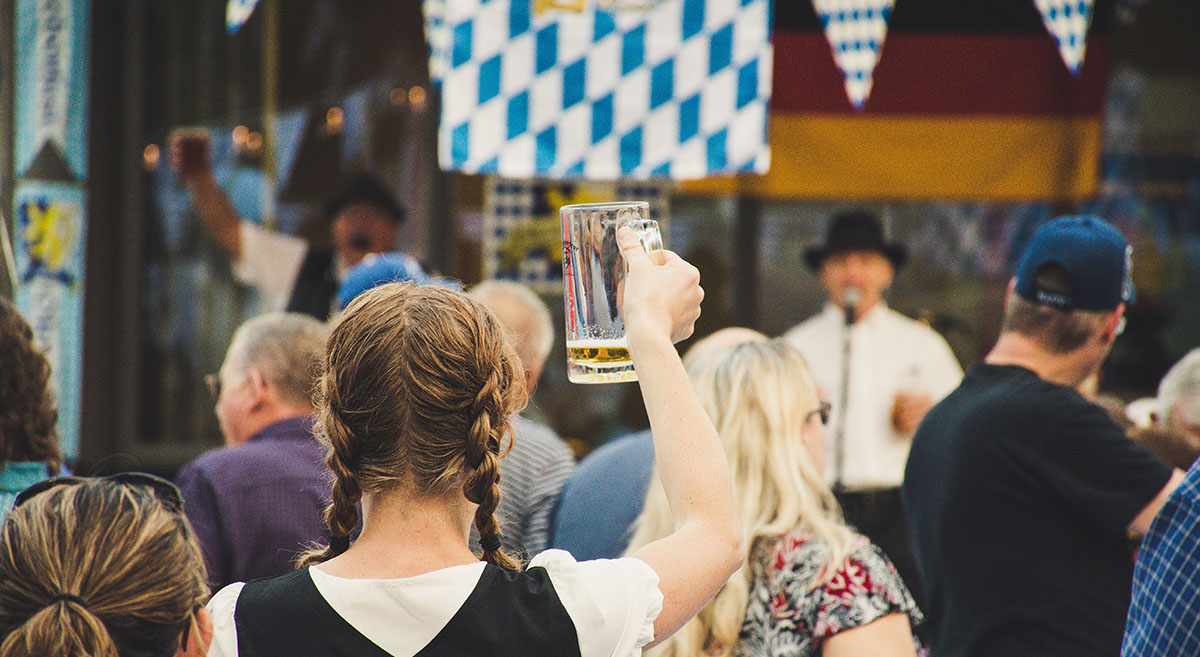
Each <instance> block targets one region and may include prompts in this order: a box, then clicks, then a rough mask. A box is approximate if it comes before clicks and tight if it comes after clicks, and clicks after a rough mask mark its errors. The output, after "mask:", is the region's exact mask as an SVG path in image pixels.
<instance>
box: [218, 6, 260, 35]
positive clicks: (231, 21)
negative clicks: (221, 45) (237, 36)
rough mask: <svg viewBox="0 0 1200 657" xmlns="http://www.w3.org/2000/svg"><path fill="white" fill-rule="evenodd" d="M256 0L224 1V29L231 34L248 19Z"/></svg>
mask: <svg viewBox="0 0 1200 657" xmlns="http://www.w3.org/2000/svg"><path fill="white" fill-rule="evenodd" d="M257 6H258V0H228V1H227V2H226V3H225V31H226V32H228V33H229V34H233V33H234V32H237V31H238V30H240V29H241V28H242V26H243V25H245V24H246V21H248V20H250V14H253V13H254V8H255V7H257Z"/></svg>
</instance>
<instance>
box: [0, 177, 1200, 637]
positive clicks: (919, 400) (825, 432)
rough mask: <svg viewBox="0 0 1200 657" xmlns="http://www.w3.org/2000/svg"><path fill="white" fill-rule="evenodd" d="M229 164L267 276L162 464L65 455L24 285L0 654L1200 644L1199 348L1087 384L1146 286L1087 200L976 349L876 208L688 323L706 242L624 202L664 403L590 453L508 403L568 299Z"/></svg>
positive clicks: (625, 244) (240, 243) (8, 428)
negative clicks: (724, 315) (301, 201)
mask: <svg viewBox="0 0 1200 657" xmlns="http://www.w3.org/2000/svg"><path fill="white" fill-rule="evenodd" d="M210 178H211V176H208V175H206V173H205V172H204V171H202V170H201V171H199V172H193V173H192V174H191V175H190V176H189V179H188V184H189V186H190V187H191V188H192V191H193V193H194V194H195V200H196V203H197V208H198V212H199V213H200V214H201V216H202V217H203V219H204V221H205V225H207V226H208V227H209V229H210V232H211V233H212V235H213V237H214V238H215V239H216V240H217V242H218V243H219V244H221V245H222V246H223V247H225V248H226V250H227V251H228V252H229V253H230V255H231V256H232V257H234V258H235V259H237V261H238V262H239V269H240V270H241V271H243V272H244V273H245V274H246V279H245V280H247V281H248V282H249V283H251V284H254V285H259V286H261V287H262V288H263V291H264V294H265V295H267V296H268V297H270V298H272V299H274V301H273V302H272V303H273V304H274V307H275V310H273V311H271V312H267V313H265V314H262V315H259V316H257V317H255V318H253V319H251V320H249V321H247V322H246V323H245V324H244V325H242V326H241V327H240V328H239V329H238V330H237V332H236V333H235V335H234V336H233V339H232V341H231V343H230V345H229V348H228V351H227V353H226V356H225V359H224V362H223V364H222V366H221V368H220V371H219V372H218V373H217V374H216V375H213V376H212V377H210V379H209V381H208V383H209V385H210V387H211V389H212V393H213V395H214V402H215V412H216V415H217V418H218V421H219V425H220V429H221V433H222V435H223V437H224V441H225V445H224V446H222V447H220V448H218V449H215V450H213V451H211V452H208V453H206V454H204V455H202V456H201V457H199V458H198V459H196V460H195V461H193V462H192V463H189V464H187V465H186V466H185V467H183V468H182V469H181V470H180V471H179V473H178V474H177V476H176V477H175V480H174V482H171V481H167V480H164V479H160V478H158V477H155V476H153V475H149V474H144V473H136V472H131V473H121V474H116V475H110V476H107V477H77V476H71V475H70V474H69V473H68V472H67V471H66V466H65V465H64V463H63V458H62V456H61V454H60V453H59V451H58V447H57V440H56V437H55V433H54V423H55V418H56V412H55V407H54V403H53V395H52V393H51V391H50V390H49V387H48V379H49V365H48V364H47V362H46V359H45V358H44V357H43V355H42V354H41V353H40V352H39V350H38V349H37V347H36V346H35V345H34V343H33V335H32V331H30V329H29V326H28V324H27V323H26V322H25V321H24V319H23V318H22V317H21V316H20V314H19V313H18V312H17V311H16V309H15V308H14V307H13V306H12V305H11V304H9V303H8V302H7V301H4V300H3V299H0V362H2V363H4V367H3V368H2V371H0V513H4V514H6V517H5V518H4V521H3V525H2V527H0V657H7V656H10V655H12V656H16V655H38V656H43V655H71V656H83V655H87V656H104V657H167V656H169V655H195V656H199V655H210V656H214V657H232V656H235V655H240V656H241V657H256V656H260V655H285V654H286V655H298V656H304V655H313V656H314V657H315V656H318V655H319V656H327V655H403V656H406V657H407V656H412V655H451V654H453V655H464V654H483V653H492V654H514V655H515V654H523V655H524V654H535V655H536V654H555V655H561V654H567V655H578V656H579V657H609V656H615V657H626V656H630V655H637V654H640V653H642V652H648V653H650V654H651V655H654V656H661V657H726V656H737V657H765V656H767V655H771V656H785V657H809V656H823V657H837V656H843V655H864V656H866V655H870V656H875V655H888V656H892V655H894V656H898V657H902V656H909V655H912V656H916V655H934V656H935V657H941V656H946V657H965V656H986V655H997V656H999V655H1006V656H1008V655H1030V656H1035V657H1036V656H1047V657H1048V656H1051V655H1053V656H1055V657H1059V656H1071V655H1079V656H1081V657H1082V656H1089V657H1092V656H1098V655H1099V656H1103V655H1113V656H1116V655H1122V656H1124V657H1132V656H1143V655H1190V654H1197V652H1200V605H1196V604H1194V603H1193V602H1192V601H1193V600H1194V599H1195V597H1196V596H1195V595H1193V593H1196V592H1200V575H1198V574H1197V573H1200V470H1198V469H1197V467H1196V466H1194V465H1193V463H1194V462H1195V461H1196V455H1197V451H1200V450H1197V449H1195V448H1189V447H1187V446H1188V445H1200V350H1197V351H1195V352H1193V353H1191V354H1189V355H1188V356H1187V357H1185V358H1184V359H1183V360H1181V361H1180V362H1179V364H1177V365H1176V366H1175V367H1174V368H1173V369H1172V370H1171V371H1170V372H1169V373H1168V374H1167V376H1166V377H1165V378H1164V379H1163V381H1162V385H1161V386H1160V389H1159V391H1158V395H1157V397H1156V398H1155V399H1156V401H1155V404H1156V406H1155V408H1154V413H1153V422H1154V427H1149V428H1148V427H1136V426H1132V423H1130V424H1128V425H1125V424H1123V423H1122V415H1123V412H1117V413H1116V414H1115V415H1114V413H1112V412H1108V411H1106V409H1105V407H1104V406H1103V405H1102V404H1099V403H1097V399H1096V398H1095V393H1094V390H1091V389H1089V381H1092V380H1094V375H1095V374H1096V372H1097V371H1098V369H1099V368H1100V366H1101V364H1102V363H1103V361H1104V359H1105V357H1106V355H1107V354H1108V352H1109V349H1110V347H1111V346H1112V343H1113V341H1114V340H1115V339H1116V337H1117V336H1118V335H1119V334H1120V332H1121V330H1122V328H1123V326H1124V313H1125V309H1126V305H1127V304H1129V303H1131V302H1132V301H1133V299H1134V293H1135V292H1134V290H1133V286H1132V283H1131V278H1130V268H1131V266H1132V264H1131V259H1130V257H1129V253H1130V249H1129V246H1128V243H1127V241H1126V240H1125V238H1124V237H1123V236H1122V235H1121V234H1120V233H1119V232H1118V231H1117V230H1116V229H1115V228H1113V227H1112V226H1111V225H1109V224H1107V223H1106V222H1104V221H1103V220H1102V219H1100V218H1098V217H1090V216H1085V217H1061V218H1059V219H1056V220H1053V221H1051V222H1049V223H1047V224H1045V225H1043V226H1042V227H1041V228H1039V229H1038V231H1037V232H1036V233H1035V234H1034V235H1033V236H1032V238H1031V240H1030V242H1029V245H1028V247H1027V248H1026V251H1025V253H1024V255H1023V257H1022V258H1021V260H1020V262H1019V263H1018V266H1017V270H1016V272H1015V275H1014V276H1013V279H1012V282H1011V284H1010V286H1009V290H1008V294H1007V297H1006V299H1005V313H1004V319H1003V325H1002V327H1001V332H1000V337H999V339H998V340H997V342H996V344H995V346H994V347H993V348H992V350H991V351H990V352H989V353H988V355H987V356H986V357H985V358H984V360H983V362H981V363H979V364H976V365H974V366H972V367H970V368H969V369H968V371H967V372H966V374H965V375H964V374H963V370H962V368H961V367H960V365H959V363H958V361H957V360H956V359H955V357H954V355H953V353H952V352H951V350H950V349H949V347H948V346H947V344H946V342H945V340H943V339H942V338H941V337H940V336H939V335H938V334H937V333H936V332H934V331H933V330H932V329H930V328H929V327H928V326H926V325H924V324H921V323H919V322H916V321H914V320H911V319H909V318H907V317H904V316H903V315H901V314H900V313H898V312H896V311H894V310H891V309H890V308H888V306H887V304H886V302H885V300H884V293H885V292H886V290H887V289H888V287H889V286H890V284H891V281H892V279H893V277H894V276H895V274H896V273H897V271H898V270H899V269H900V268H901V267H902V266H903V265H904V264H905V261H906V259H907V253H906V252H905V249H904V247H903V245H900V244H897V243H893V242H889V241H888V239H887V238H886V234H885V231H884V230H883V226H882V224H881V223H880V221H879V220H878V218H876V217H874V216H872V215H870V214H868V213H865V212H861V211H852V212H847V213H843V214H839V215H837V216H835V217H833V218H832V220H831V221H830V225H829V230H828V232H827V234H826V236H825V240H824V243H823V244H820V245H818V246H815V247H813V248H812V249H810V250H809V251H808V252H807V253H806V254H805V256H806V257H805V263H806V264H807V265H808V267H809V268H810V269H811V270H812V271H813V273H814V274H815V275H816V277H817V279H818V280H819V281H820V283H821V285H822V286H823V287H824V289H825V290H826V292H827V294H828V303H827V305H826V307H825V308H824V310H822V311H821V312H820V313H818V314H817V315H816V316H814V317H812V318H810V319H808V320H807V321H805V322H803V323H801V324H800V325H798V326H796V327H795V328H794V329H793V330H791V331H789V332H788V333H787V334H786V335H784V336H782V337H777V338H769V337H768V336H765V335H763V334H761V333H758V332H756V331H753V330H750V329H747V328H741V327H729V328H725V329H723V330H720V331H717V332H716V333H713V334H711V335H709V336H706V337H705V338H703V339H701V340H699V341H697V342H696V343H695V344H694V345H693V346H692V347H691V349H690V350H689V351H688V352H687V354H685V355H684V357H683V358H680V356H679V355H678V354H677V352H676V349H675V347H674V344H675V343H676V342H678V341H680V340H682V339H684V338H686V337H688V336H690V335H691V333H692V331H693V326H694V323H695V321H696V318H697V317H698V316H699V313H700V302H701V299H702V298H703V290H702V289H701V287H700V283H699V281H700V273H699V272H698V271H697V270H696V269H695V268H694V267H693V266H691V265H690V264H688V263H687V262H685V261H684V260H682V259H681V258H679V257H678V256H677V255H675V254H672V253H670V252H665V256H664V259H663V260H662V262H655V261H653V260H652V259H651V258H650V257H649V256H648V255H647V254H646V253H645V252H644V251H643V249H642V246H641V245H640V243H639V242H638V240H637V238H636V236H635V235H633V234H632V232H631V231H628V230H622V231H621V232H620V233H618V241H619V246H620V249H621V253H622V256H623V257H624V258H625V260H626V262H627V264H628V277H627V280H626V282H625V287H624V290H623V295H622V313H623V316H624V322H625V328H626V335H627V339H628V343H629V351H630V353H631V356H632V358H633V360H634V363H635V366H636V368H637V371H638V376H639V381H640V384H639V385H640V389H641V393H642V396H643V401H644V403H645V407H646V411H647V415H648V417H649V419H650V426H651V428H650V430H648V431H645V432H640V433H637V434H633V435H630V436H626V437H623V438H620V439H618V440H615V441H613V442H611V443H609V444H607V445H604V446H602V447H600V448H599V449H597V450H595V451H594V452H592V453H591V454H589V455H588V456H586V457H585V458H584V459H583V460H582V461H581V462H580V463H579V464H578V465H577V464H576V463H575V458H574V456H573V454H572V453H571V451H570V450H569V449H568V447H567V446H566V444H565V443H564V441H563V440H562V439H561V438H560V437H559V436H557V435H556V434H555V432H554V431H553V429H551V428H550V427H548V426H546V425H544V424H541V423H539V422H537V421H535V420H533V419H531V418H529V417H526V416H525V415H524V414H523V413H522V411H523V410H524V408H525V405H526V403H527V400H528V399H529V396H530V394H531V392H532V391H533V390H534V388H535V387H536V385H537V382H538V379H539V378H540V375H541V372H542V370H543V368H544V367H545V365H546V361H547V358H548V354H549V353H550V350H551V347H552V345H553V342H554V335H555V333H556V331H555V329H554V327H553V326H552V323H551V319H550V313H549V312H548V310H547V308H546V307H545V304H544V302H543V301H542V299H541V298H539V297H538V296H537V295H536V294H534V293H532V292H531V291H530V290H528V289H527V288H524V287H522V286H521V285H518V284H515V283H511V282H503V281H488V282H484V283H482V284H479V285H477V286H475V287H473V288H471V289H469V290H467V291H465V292H464V291H461V290H460V289H458V286H457V285H456V284H453V283H447V282H445V281H436V280H432V279H430V278H429V277H428V276H427V275H425V274H424V272H423V271H422V270H420V269H419V266H414V265H413V264H412V263H411V262H410V261H409V259H407V257H401V256H392V257H383V256H372V255H369V254H370V253H372V252H374V251H386V250H387V249H389V248H391V246H392V242H391V241H389V240H393V241H394V237H395V235H394V231H395V228H396V227H397V225H398V222H399V221H401V220H402V219H403V210H401V209H400V207H399V205H398V204H396V203H395V201H394V200H391V198H390V196H389V195H387V194H386V191H385V190H382V189H380V188H379V187H377V185H376V183H374V182H369V181H367V182H364V181H365V180H366V179H360V180H358V181H356V182H355V183H354V184H353V185H352V186H351V188H350V189H349V190H348V191H347V194H345V195H343V196H341V197H339V199H338V200H336V201H335V202H334V203H332V204H331V205H330V209H329V212H328V213H327V215H328V218H329V220H330V222H331V224H333V225H332V232H333V234H334V240H333V244H334V247H333V249H332V250H318V249H316V248H315V247H310V246H308V245H307V244H304V243H302V242H295V241H294V240H293V238H287V239H285V238H284V237H283V236H278V235H271V234H269V232H268V231H264V230H263V229H261V228H258V227H256V226H253V225H251V224H249V223H248V222H245V221H243V220H241V219H240V218H238V217H236V214H234V213H232V209H231V206H230V205H228V203H227V200H223V196H222V195H221V193H220V190H219V189H217V188H216V187H215V185H214V184H213V183H212V181H211V179H210ZM287 240H293V241H289V242H288V243H287V244H286V245H284V244H283V242H285V241H287ZM276 242H278V243H276ZM271 244H274V246H271ZM260 248H265V249H266V250H268V251H272V252H274V255H273V256H272V257H273V258H274V260H272V261H271V263H269V264H266V265H264V264H263V263H262V262H259V263H258V264H257V265H251V264H250V261H252V260H255V259H256V258H257V256H253V255H252V253H251V252H252V251H255V249H260ZM318 251H320V252H318ZM284 259H286V262H284ZM355 265H357V267H355ZM256 267H257V269H256ZM310 270H311V271H310ZM254 272H257V274H254ZM306 272H307V273H306ZM267 273H269V274H270V276H271V280H270V281H267V280H266V279H265V278H264V276H265V275H266V274H267ZM251 274H254V275H251ZM339 288H340V289H339ZM326 316H329V317H331V319H328V320H326ZM1150 429H1153V431H1156V432H1158V433H1157V434H1155V433H1153V432H1149V430H1150ZM1148 436H1149V437H1148ZM1154 436H1158V437H1157V438H1155V437H1154ZM1164 436H1165V437H1164ZM1185 470H1186V471H1187V472H1186V474H1185V472H1184V471H1185ZM1143 536H1144V537H1145V538H1144V539H1143V538H1142V537H1143Z"/></svg>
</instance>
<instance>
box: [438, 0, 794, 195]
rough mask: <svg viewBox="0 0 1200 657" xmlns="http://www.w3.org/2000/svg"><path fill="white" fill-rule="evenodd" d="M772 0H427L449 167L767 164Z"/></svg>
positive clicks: (710, 170)
mask: <svg viewBox="0 0 1200 657" xmlns="http://www.w3.org/2000/svg"><path fill="white" fill-rule="evenodd" d="M770 2H771V0H662V1H661V2H657V3H653V4H651V6H649V7H648V8H645V9H640V10H634V9H623V10H615V11H607V10H603V9H599V8H597V7H595V6H593V5H591V4H590V3H588V5H587V6H585V7H584V9H583V10H582V11H562V10H554V11H548V12H545V13H543V14H535V13H534V12H532V11H531V7H530V5H531V4H532V3H531V1H530V0H427V1H426V3H425V9H426V17H425V18H426V27H427V30H426V34H427V35H428V38H429V42H430V43H429V46H430V58H431V63H430V71H431V75H432V76H433V78H434V82H435V84H440V87H441V112H442V114H441V121H440V125H439V128H438V159H439V161H440V162H441V165H442V168H444V169H447V170H454V171H462V172H466V173H491V174H496V175H500V176H503V177H506V178H549V179H560V180H578V179H589V180H614V179H629V178H632V179H645V178H670V179H675V180H687V179H694V178H703V177H707V176H713V175H721V174H731V173H738V172H755V173H761V172H765V171H766V170H767V166H768V164H769V160H770V154H769V151H768V149H767V141H766V136H767V135H766V124H767V101H768V99H769V97H770V91H771V43H770V15H771V4H770Z"/></svg>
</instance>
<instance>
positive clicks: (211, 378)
mask: <svg viewBox="0 0 1200 657" xmlns="http://www.w3.org/2000/svg"><path fill="white" fill-rule="evenodd" d="M204 385H206V386H208V391H209V392H210V393H212V396H213V399H217V398H218V397H220V396H221V375H220V374H205V375H204Z"/></svg>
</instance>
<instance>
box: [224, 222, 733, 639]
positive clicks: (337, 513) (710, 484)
mask: <svg viewBox="0 0 1200 657" xmlns="http://www.w3.org/2000/svg"><path fill="white" fill-rule="evenodd" d="M619 240H620V247H621V251H622V253H623V254H624V256H625V257H626V259H627V261H628V263H629V274H628V279H627V280H626V285H625V289H624V295H623V296H624V300H623V309H624V317H625V328H626V336H627V338H628V343H629V350H630V352H631V353H632V356H633V360H634V362H635V364H636V367H637V370H638V375H639V376H640V379H641V388H642V391H643V394H644V396H645V401H646V407H647V411H648V413H649V416H650V420H651V424H652V425H653V428H654V440H655V447H656V450H657V454H658V460H659V462H660V466H661V469H662V473H663V480H664V483H665V485H666V496H667V498H668V504H669V505H670V507H671V511H672V515H673V518H674V523H675V527H676V529H675V530H674V531H672V532H670V533H669V534H668V535H666V536H664V538H663V539H662V540H659V541H655V542H652V543H649V544H647V545H646V546H645V547H644V548H643V549H642V550H640V551H638V552H637V553H635V554H633V555H631V557H630V558H626V559H618V560H611V561H584V562H576V561H575V560H574V559H572V558H571V556H570V555H569V554H567V553H566V552H562V551H557V550H550V551H547V552H543V553H542V554H539V555H537V556H535V557H534V558H533V560H532V561H531V562H530V563H529V564H528V565H527V566H523V565H521V564H518V563H516V562H514V560H513V559H511V558H510V557H509V556H508V555H506V554H504V552H503V551H502V550H501V549H500V541H499V536H498V529H497V525H496V521H495V519H494V518H493V511H494V510H495V508H496V504H497V502H498V498H499V488H498V486H497V462H498V461H499V459H500V458H501V456H502V452H501V445H502V443H503V442H504V436H505V434H507V433H508V432H509V419H510V418H511V417H512V416H513V415H514V414H516V413H517V412H519V411H520V410H521V408H522V407H523V406H524V403H525V397H526V395H525V390H524V385H523V383H522V375H521V372H520V365H519V361H518V360H517V357H516V356H515V354H514V353H513V352H512V348H511V346H510V345H509V344H508V343H507V342H506V340H505V336H504V333H503V331H502V330H501V328H500V326H499V325H498V324H497V322H496V321H495V320H494V319H493V318H492V316H491V315H490V314H489V313H488V311H487V310H486V309H484V308H483V306H481V305H479V304H478V303H477V302H475V301H472V300H471V299H469V298H468V297H466V296H465V295H463V294H461V293H458V292H455V291H452V290H448V289H444V288H439V287H431V286H414V285H412V284H408V283H403V284H401V283H393V284H388V285H384V286H381V287H378V288H375V289H373V290H370V291H368V292H366V293H364V294H362V295H361V296H359V297H358V298H357V299H355V300H354V301H353V302H352V303H351V304H350V305H349V307H347V308H346V310H345V312H344V313H343V314H342V316H341V317H340V318H339V319H338V320H337V323H336V324H335V325H334V327H333V330H332V333H331V335H330V338H329V342H328V347H327V350H326V357H325V371H324V374H323V377H322V379H321V383H320V387H319V406H318V408H319V414H320V422H319V427H320V429H319V432H320V434H321V437H322V439H323V440H325V441H327V442H328V444H329V446H330V455H329V458H328V463H329V466H330V469H331V470H332V472H333V474H334V476H335V481H334V484H333V503H332V505H331V506H330V507H329V509H328V510H327V512H326V519H327V522H328V524H329V528H330V531H331V534H332V540H331V541H330V544H329V546H328V547H327V548H324V549H320V550H317V551H315V552H313V553H310V554H309V555H307V556H306V557H305V558H304V559H303V561H302V564H303V565H304V566H307V567H305V568H302V569H301V570H298V571H296V572H295V573H292V574H289V575H285V576H283V577H279V578H275V579H271V580H263V581H258V582H251V583H248V584H233V585H230V586H228V587H226V588H225V589H222V590H221V591H220V592H219V593H218V594H217V595H216V596H215V597H214V598H213V600H212V602H211V603H210V605H209V608H210V609H211V610H212V612H213V616H214V618H215V627H216V630H215V639H214V646H213V648H212V651H211V652H210V653H209V654H210V655H212V656H222V655H235V654H237V655H241V657H254V656H255V655H300V656H303V655H314V656H316V655H321V656H322V657H324V656H327V655H350V654H354V655H406V656H407V655H416V654H420V655H435V654H451V653H453V654H529V655H540V654H546V655H549V654H554V655H579V656H580V657H607V656H609V655H617V656H620V657H625V656H634V655H640V654H641V650H642V649H643V648H644V647H645V646H647V645H652V644H654V643H656V642H658V641H661V640H662V639H663V638H665V637H667V636H668V635H670V634H671V633H672V632H674V631H675V630H676V629H677V628H678V627H680V626H681V625H683V624H684V623H685V622H686V621H687V620H688V619H689V618H691V616H692V615H693V614H695V612H696V610H698V609H699V608H700V607H702V606H703V605H704V603H705V602H706V601H707V600H708V599H709V598H710V597H712V595H713V594H714V593H715V592H716V591H717V590H718V589H719V588H720V587H721V585H722V584H723V583H724V582H725V581H726V579H728V577H729V576H730V575H731V574H732V573H733V572H734V571H736V570H737V568H738V567H739V566H740V564H741V560H742V555H743V551H742V546H741V539H740V536H741V532H740V530H739V529H738V521H737V518H736V516H735V513H734V510H733V496H732V492H731V488H730V481H729V469H728V465H727V464H726V462H725V456H724V452H723V450H722V449H721V445H720V441H719V439H718V438H717V434H716V430H715V429H714V428H713V426H712V423H711V422H710V421H709V420H708V416H707V415H706V414H705V413H704V410H703V408H701V406H700V403H699V401H698V400H697V399H696V396H695V394H694V393H692V390H691V386H690V384H689V383H688V380H687V376H686V373H685V372H684V369H683V366H682V364H681V363H680V361H679V358H678V356H677V355H676V353H675V348H674V346H673V345H672V342H673V341H677V340H680V339H683V338H684V337H687V336H688V335H689V334H690V333H691V332H692V325H693V323H694V322H695V320H696V318H697V317H698V316H699V312H700V309H699V303H700V299H701V297H702V296H703V292H702V290H701V289H700V287H699V284H698V283H699V273H698V272H697V271H696V269H695V268H694V267H692V266H691V265H689V264H687V263H686V262H684V261H683V260H681V259H680V258H679V257H678V256H676V255H674V254H670V253H667V254H665V255H666V258H665V260H666V261H665V264H663V265H661V266H660V265H656V264H654V263H653V262H651V260H650V258H649V257H648V256H647V254H646V253H645V252H644V251H643V249H642V246H641V245H640V244H639V242H638V240H637V238H636V236H635V235H633V234H632V233H631V231H629V230H627V229H623V230H622V231H621V232H620V234H619ZM518 439H519V438H518ZM360 503H361V508H362V532H361V534H360V535H359V537H358V539H357V540H356V541H354V542H353V544H351V543H350V540H349V537H350V532H351V529H352V528H354V526H355V525H356V523H357V522H358V520H359V515H358V505H359V504H360ZM472 520H474V523H475V526H476V527H477V528H478V529H479V533H480V536H481V543H482V545H483V550H484V551H483V556H482V560H481V558H480V557H479V556H477V555H475V554H472V553H471V551H470V549H469V548H468V544H467V535H468V531H469V529H470V526H471V523H472Z"/></svg>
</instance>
